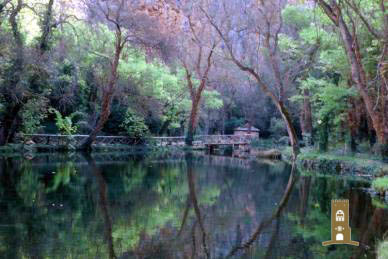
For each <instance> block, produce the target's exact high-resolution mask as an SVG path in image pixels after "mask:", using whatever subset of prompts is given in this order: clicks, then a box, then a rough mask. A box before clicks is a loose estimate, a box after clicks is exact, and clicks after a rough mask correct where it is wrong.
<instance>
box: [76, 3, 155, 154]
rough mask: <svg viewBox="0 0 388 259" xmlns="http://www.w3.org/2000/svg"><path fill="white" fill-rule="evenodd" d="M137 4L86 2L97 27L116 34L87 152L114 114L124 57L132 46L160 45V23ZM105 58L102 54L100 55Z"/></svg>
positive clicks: (88, 139)
mask: <svg viewBox="0 0 388 259" xmlns="http://www.w3.org/2000/svg"><path fill="white" fill-rule="evenodd" d="M136 2H137V1H124V0H114V1H109V2H108V1H102V0H89V1H87V2H86V5H87V8H88V11H89V16H90V19H91V20H92V21H94V22H95V24H98V23H105V24H107V26H108V28H110V29H111V30H112V31H113V32H114V35H115V36H114V37H115V38H114V43H113V44H114V49H113V55H109V54H108V55H105V54H103V55H102V56H104V57H106V58H107V59H108V60H109V63H110V73H109V75H108V80H107V83H106V85H105V86H104V87H103V93H102V101H101V112H100V114H99V118H98V120H97V123H96V125H95V127H94V129H93V130H92V132H91V133H90V134H89V137H88V138H87V139H86V141H85V142H84V143H83V144H82V146H83V148H84V149H90V148H91V145H92V144H93V142H94V141H95V139H96V136H97V134H98V133H99V132H100V131H101V130H102V128H103V126H104V124H105V123H106V121H107V120H108V118H109V115H110V112H111V110H110V109H111V103H112V100H113V97H114V94H115V90H116V84H117V80H118V77H119V73H118V67H119V64H120V59H121V54H122V52H123V49H124V48H125V47H126V46H127V44H128V43H132V44H143V45H147V44H148V45H152V44H154V45H156V43H158V41H160V39H158V37H155V35H158V33H157V31H158V26H157V23H156V22H155V21H154V20H153V19H151V17H149V16H147V15H146V14H144V13H142V12H140V11H139V9H138V8H139V5H138V4H136ZM96 54H97V55H101V54H100V53H96Z"/></svg>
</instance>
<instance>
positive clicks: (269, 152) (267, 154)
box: [256, 149, 282, 159]
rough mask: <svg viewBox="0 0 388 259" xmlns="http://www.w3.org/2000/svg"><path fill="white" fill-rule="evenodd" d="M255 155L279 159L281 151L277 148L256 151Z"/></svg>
mask: <svg viewBox="0 0 388 259" xmlns="http://www.w3.org/2000/svg"><path fill="white" fill-rule="evenodd" d="M256 156H257V157H259V158H269V159H281V158H282V153H281V152H280V151H279V150H277V149H270V150H263V151H257V153H256Z"/></svg>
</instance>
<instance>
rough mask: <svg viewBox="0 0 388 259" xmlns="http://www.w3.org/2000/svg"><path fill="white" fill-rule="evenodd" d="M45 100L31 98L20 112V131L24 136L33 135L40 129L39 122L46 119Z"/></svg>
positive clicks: (46, 103) (46, 101)
mask: <svg viewBox="0 0 388 259" xmlns="http://www.w3.org/2000/svg"><path fill="white" fill-rule="evenodd" d="M48 101H49V100H48V99H46V98H32V99H30V100H28V102H27V103H26V104H25V105H24V107H23V110H22V116H21V117H22V129H21V131H22V132H23V133H24V134H34V133H37V131H38V130H39V129H40V128H41V122H42V121H43V120H44V119H45V118H47V105H48Z"/></svg>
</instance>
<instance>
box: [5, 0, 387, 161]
mask: <svg viewBox="0 0 388 259" xmlns="http://www.w3.org/2000/svg"><path fill="white" fill-rule="evenodd" d="M387 8H388V6H387V2H386V1H384V0H330V1H329V0H315V1H286V0H276V1H264V0H259V1H253V0H218V1H211V0H199V1H186V0H154V1H152V0H151V1H146V0H143V1H139V0H109V1H104V0H66V1H65V0H1V1H0V127H1V129H0V145H7V144H9V143H14V142H15V141H16V139H18V138H19V139H20V137H21V138H22V139H24V140H27V139H28V135H29V134H36V133H54V134H57V133H58V134H59V133H61V134H69V135H70V134H87V135H89V137H88V139H87V140H86V141H85V142H84V143H83V147H84V148H90V146H91V144H92V143H93V142H94V140H95V138H96V136H98V135H124V136H130V137H133V138H140V139H141V138H144V137H147V136H183V135H185V136H186V144H187V145H192V143H193V139H194V136H195V135H196V134H204V135H206V134H209V135H210V134H232V133H233V130H234V129H235V128H236V127H239V126H242V125H245V124H246V123H248V124H250V125H252V126H255V127H256V128H258V129H260V135H261V137H263V138H274V139H280V138H281V137H283V136H288V137H289V143H290V145H291V146H292V149H293V152H294V155H297V154H298V152H299V146H300V145H301V144H303V145H314V146H316V147H317V148H319V149H320V150H321V151H327V150H328V149H330V148H333V149H335V148H342V147H343V146H347V147H349V150H350V151H352V152H356V151H359V152H372V153H375V154H382V155H383V156H388V60H387V59H388V10H387Z"/></svg>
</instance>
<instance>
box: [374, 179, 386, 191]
mask: <svg viewBox="0 0 388 259" xmlns="http://www.w3.org/2000/svg"><path fill="white" fill-rule="evenodd" d="M372 188H373V189H375V190H376V191H378V192H386V191H388V176H385V177H378V178H376V179H374V180H373V182H372Z"/></svg>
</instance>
